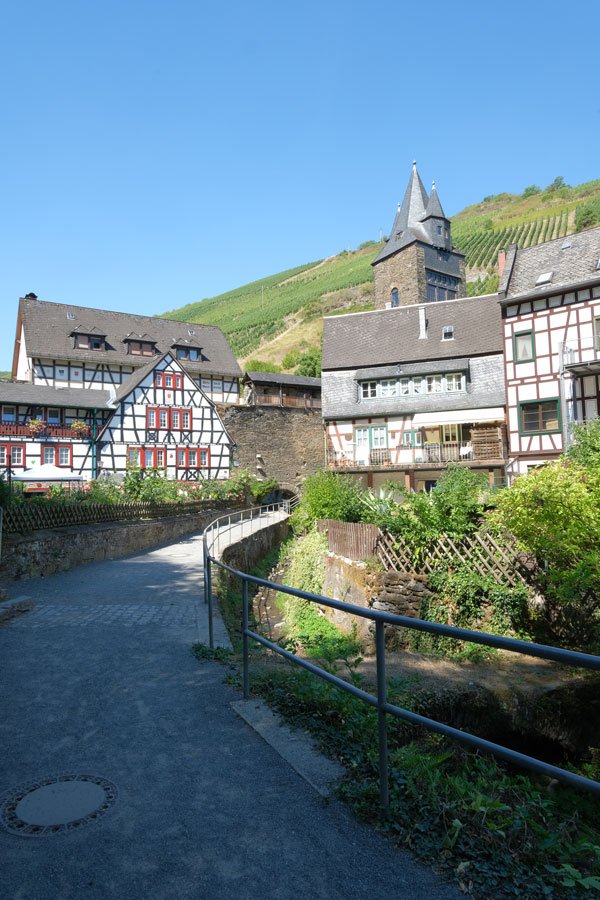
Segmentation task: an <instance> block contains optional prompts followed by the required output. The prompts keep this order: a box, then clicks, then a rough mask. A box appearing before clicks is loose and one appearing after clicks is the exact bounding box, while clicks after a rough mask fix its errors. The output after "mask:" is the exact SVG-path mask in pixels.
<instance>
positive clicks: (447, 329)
mask: <svg viewBox="0 0 600 900" xmlns="http://www.w3.org/2000/svg"><path fill="white" fill-rule="evenodd" d="M442 340H443V341H453V340H454V325H444V327H443V328H442Z"/></svg>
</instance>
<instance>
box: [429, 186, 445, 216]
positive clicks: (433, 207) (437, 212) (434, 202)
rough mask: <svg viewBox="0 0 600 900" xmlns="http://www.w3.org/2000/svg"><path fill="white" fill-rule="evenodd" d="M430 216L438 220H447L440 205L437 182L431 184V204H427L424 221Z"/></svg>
mask: <svg viewBox="0 0 600 900" xmlns="http://www.w3.org/2000/svg"><path fill="white" fill-rule="evenodd" d="M430 216H434V217H435V218H436V219H445V218H446V216H445V214H444V210H443V209H442V204H441V203H440V198H439V197H438V192H437V189H436V186H435V181H434V182H432V184H431V196H430V197H429V203H428V204H427V209H426V210H425V215H424V216H423V219H428V218H429V217H430Z"/></svg>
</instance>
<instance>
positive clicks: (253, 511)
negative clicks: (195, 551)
mask: <svg viewBox="0 0 600 900" xmlns="http://www.w3.org/2000/svg"><path fill="white" fill-rule="evenodd" d="M298 502H299V500H298V498H297V497H292V498H291V499H289V500H280V501H278V502H277V503H267V504H264V505H263V506H251V507H248V508H247V509H240V510H235V511H233V512H230V513H225V515H222V516H218V517H217V518H216V519H213V520H212V522H209V524H208V525H207V526H206V528H205V529H204V531H203V533H202V550H203V554H204V556H203V558H204V602H205V603H206V604H207V605H208V644H209V646H210V647H211V649H212V648H214V623H213V602H212V572H211V568H210V563H211V562H216V563H217V564H219V561H218V559H216V558H215V557H214V556H213V551H215V547H216V553H217V554H219V553H220V551H221V543H222V541H221V539H222V537H224V536H225V535H228V536H229V535H231V532H232V530H233V528H235V527H236V525H240V524H241V526H242V532H241V535H240V538H243V537H244V522H250V528H249V530H248V534H252V524H253V522H254V521H255V520H256V519H257V518H258V519H260V518H262V517H263V516H265V515H267V516H268V515H272V514H273V513H275V512H284V513H286V514H287V515H289V514H290V512H291V511H292V509H293V508H294V506H295V505H297V503H298ZM225 521H226V522H227V524H224V523H225Z"/></svg>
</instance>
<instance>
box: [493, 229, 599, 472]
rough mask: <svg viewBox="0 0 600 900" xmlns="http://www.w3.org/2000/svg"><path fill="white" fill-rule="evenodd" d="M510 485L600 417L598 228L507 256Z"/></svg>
mask: <svg viewBox="0 0 600 900" xmlns="http://www.w3.org/2000/svg"><path fill="white" fill-rule="evenodd" d="M499 299H500V305H501V308H502V316H503V324H504V359H505V371H506V391H507V411H508V430H509V448H510V463H509V467H508V472H509V476H510V477H514V476H516V475H519V474H522V473H524V472H527V470H528V469H529V468H532V467H535V466H539V465H541V464H543V463H545V462H547V461H548V460H550V459H556V458H557V457H558V456H559V454H560V453H561V452H562V451H563V449H564V448H565V447H566V446H567V445H568V443H569V440H570V436H571V431H572V425H573V423H575V422H584V421H588V420H590V419H593V418H596V417H597V416H598V415H600V228H592V229H590V230H588V231H583V232H581V233H580V234H573V235H570V236H568V237H565V238H559V239H558V240H555V241H548V242H546V243H545V244H539V245H538V246H536V247H529V248H527V249H523V250H520V249H518V248H517V247H516V246H512V247H510V248H509V251H508V253H507V255H506V264H505V267H504V271H503V274H502V278H501V281H500V286H499Z"/></svg>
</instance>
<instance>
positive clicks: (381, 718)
mask: <svg viewBox="0 0 600 900" xmlns="http://www.w3.org/2000/svg"><path fill="white" fill-rule="evenodd" d="M375 651H376V659H377V737H378V743H379V805H380V807H381V813H382V815H384V816H385V815H386V814H387V811H388V807H389V805H390V793H389V785H388V745H387V716H386V711H385V706H386V703H387V686H386V682H385V624H384V623H383V622H381V621H377V622H376V623H375Z"/></svg>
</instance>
